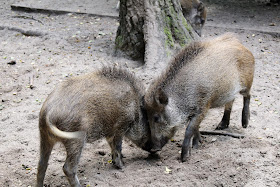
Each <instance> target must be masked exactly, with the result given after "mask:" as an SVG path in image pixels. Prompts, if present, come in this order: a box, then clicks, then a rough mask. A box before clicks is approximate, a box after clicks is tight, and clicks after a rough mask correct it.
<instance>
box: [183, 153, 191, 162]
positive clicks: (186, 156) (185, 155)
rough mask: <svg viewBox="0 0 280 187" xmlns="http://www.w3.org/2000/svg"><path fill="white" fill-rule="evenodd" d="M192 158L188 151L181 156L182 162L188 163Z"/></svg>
mask: <svg viewBox="0 0 280 187" xmlns="http://www.w3.org/2000/svg"><path fill="white" fill-rule="evenodd" d="M189 158H190V152H189V151H187V152H186V153H184V152H182V154H181V161H182V162H186V161H187V160H188V159H189Z"/></svg>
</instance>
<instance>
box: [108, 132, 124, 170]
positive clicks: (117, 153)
mask: <svg viewBox="0 0 280 187" xmlns="http://www.w3.org/2000/svg"><path fill="white" fill-rule="evenodd" d="M116 134H118V133H116ZM107 141H108V143H109V145H110V147H111V152H112V161H113V164H114V165H115V166H116V167H117V168H119V169H122V168H123V167H124V163H123V160H122V153H121V152H122V136H120V135H115V136H114V137H110V138H107Z"/></svg>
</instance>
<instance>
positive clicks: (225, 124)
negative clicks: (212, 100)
mask: <svg viewBox="0 0 280 187" xmlns="http://www.w3.org/2000/svg"><path fill="white" fill-rule="evenodd" d="M233 102H234V100H232V101H230V102H228V103H227V104H226V105H225V111H224V115H223V118H222V121H221V122H220V123H219V125H218V126H217V127H216V130H223V129H226V128H228V126H229V120H230V113H231V109H232V104H233Z"/></svg>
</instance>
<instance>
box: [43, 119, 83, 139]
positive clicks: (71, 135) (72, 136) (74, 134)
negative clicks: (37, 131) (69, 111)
mask: <svg viewBox="0 0 280 187" xmlns="http://www.w3.org/2000/svg"><path fill="white" fill-rule="evenodd" d="M46 121H47V125H48V126H49V128H50V131H51V132H52V134H54V135H55V136H58V137H60V138H65V139H77V138H84V137H85V133H84V132H83V131H76V132H65V131H62V130H59V129H58V128H57V127H56V126H55V125H53V124H52V123H51V122H50V120H49V118H48V116H47V117H46Z"/></svg>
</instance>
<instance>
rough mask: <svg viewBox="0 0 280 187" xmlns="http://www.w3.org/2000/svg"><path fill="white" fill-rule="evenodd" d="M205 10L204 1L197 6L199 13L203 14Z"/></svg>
mask: <svg viewBox="0 0 280 187" xmlns="http://www.w3.org/2000/svg"><path fill="white" fill-rule="evenodd" d="M203 11H205V6H204V4H203V3H202V2H200V3H199V5H198V6H197V14H198V15H202V12H203Z"/></svg>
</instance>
